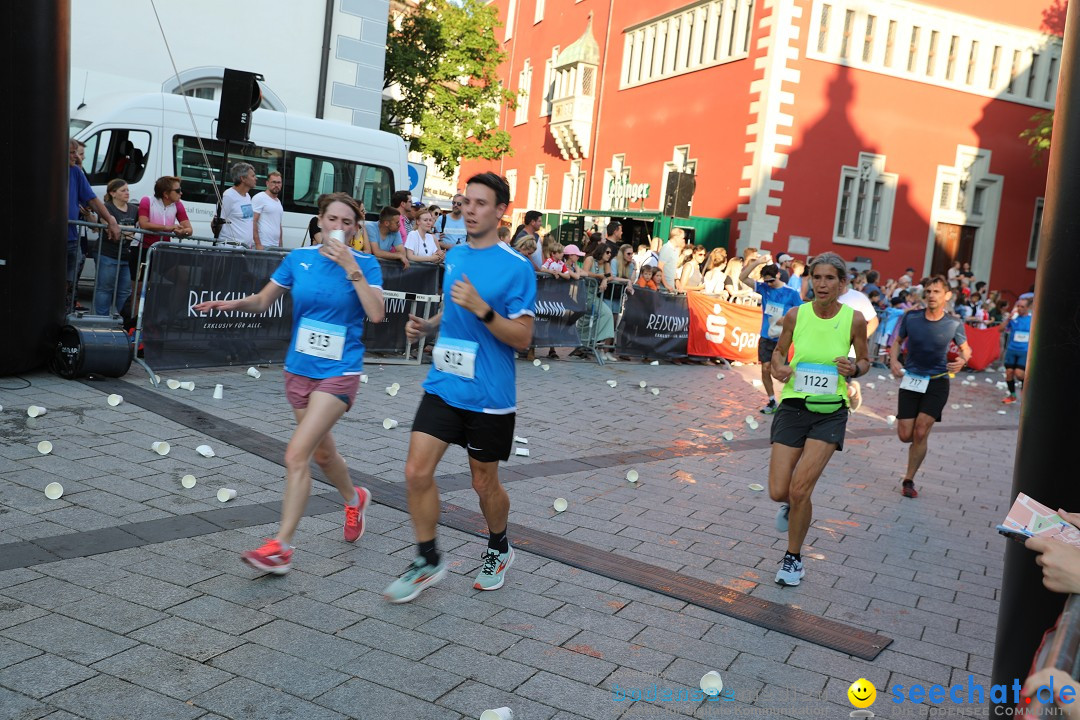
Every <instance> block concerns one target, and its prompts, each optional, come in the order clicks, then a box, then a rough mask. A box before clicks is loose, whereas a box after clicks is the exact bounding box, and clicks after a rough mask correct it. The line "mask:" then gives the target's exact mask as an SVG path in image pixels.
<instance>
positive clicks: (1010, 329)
mask: <svg viewBox="0 0 1080 720" xmlns="http://www.w3.org/2000/svg"><path fill="white" fill-rule="evenodd" d="M1030 309H1031V301H1030V300H1028V299H1027V298H1020V299H1019V300H1017V301H1016V317H1014V318H1012V319H1011V320H1009V321H1008V322H1007V323H1005V324H1004V325H1002V326H1001V331H1002V332H1004V333H1008V338H1009V341H1008V343H1007V344H1006V345H1005V382H1006V384H1008V386H1009V394H1008V395H1006V396H1005V399H1004V400H1002V401H1001V402H1003V403H1005V404H1006V405H1011V404H1012V403H1014V402H1016V381H1017V380H1019V381H1020V382H1021V383H1022V382H1024V377H1025V372H1026V370H1027V354H1028V342H1029V339H1030V338H1031V313H1030V312H1028V311H1029V310H1030Z"/></svg>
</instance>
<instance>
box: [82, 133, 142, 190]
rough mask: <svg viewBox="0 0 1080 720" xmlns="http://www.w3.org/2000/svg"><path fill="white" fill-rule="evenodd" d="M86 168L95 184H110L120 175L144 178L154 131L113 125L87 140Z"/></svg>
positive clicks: (132, 180) (134, 180)
mask: <svg viewBox="0 0 1080 720" xmlns="http://www.w3.org/2000/svg"><path fill="white" fill-rule="evenodd" d="M85 142H86V160H85V161H84V163H83V169H84V170H86V177H87V179H88V180H89V181H90V184H91V185H107V184H108V183H109V181H110V180H115V179H116V178H120V179H121V180H125V181H127V182H128V183H137V182H139V181H140V180H142V176H143V173H145V172H146V161H147V157H148V155H149V153H150V133H149V132H146V131H145V130H125V129H123V128H109V129H107V130H100V131H98V132H96V133H94V134H93V135H91V136H90V137H89V138H88V139H87V140H86V141H85Z"/></svg>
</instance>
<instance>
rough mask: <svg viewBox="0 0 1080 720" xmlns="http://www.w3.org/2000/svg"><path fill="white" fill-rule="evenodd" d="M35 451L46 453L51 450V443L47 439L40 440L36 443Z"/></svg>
mask: <svg viewBox="0 0 1080 720" xmlns="http://www.w3.org/2000/svg"><path fill="white" fill-rule="evenodd" d="M37 451H38V452H39V453H41V454H42V455H48V454H49V453H51V452H52V443H51V442H49V441H48V440H42V441H41V442H39V443H38V444H37Z"/></svg>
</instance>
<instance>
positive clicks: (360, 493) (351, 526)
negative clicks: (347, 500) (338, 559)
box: [345, 487, 371, 542]
mask: <svg viewBox="0 0 1080 720" xmlns="http://www.w3.org/2000/svg"><path fill="white" fill-rule="evenodd" d="M356 496H357V497H358V498H359V499H360V501H359V502H358V503H357V504H356V507H353V506H352V505H346V506H345V542H356V541H357V540H359V539H360V537H361V536H362V535H363V534H364V513H365V512H367V509H368V505H370V504H371V493H370V492H368V489H367V488H362V487H358V488H356Z"/></svg>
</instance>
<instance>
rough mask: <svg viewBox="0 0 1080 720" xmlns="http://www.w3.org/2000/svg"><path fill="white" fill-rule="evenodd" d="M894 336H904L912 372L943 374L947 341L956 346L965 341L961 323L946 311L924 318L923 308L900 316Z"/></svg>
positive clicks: (947, 347) (908, 363) (908, 362)
mask: <svg viewBox="0 0 1080 720" xmlns="http://www.w3.org/2000/svg"><path fill="white" fill-rule="evenodd" d="M897 337H898V338H900V340H901V341H903V340H904V339H907V353H908V355H907V364H906V365H905V367H906V369H907V371H908V372H909V373H912V374H914V375H928V376H931V377H933V376H936V375H943V374H944V373H945V372H947V370H948V367H947V366H948V353H949V342H950V341H951V342H954V343H956V345H957V346H960V345H963V344H964V343H966V342H967V333H966V332H965V331H964V323H963V322H961V320H960V319H959V318H957V317H954V316H952V315H946V316H945V317H943V318H941V319H940V320H927V319H926V311H925V310H910V311H908V312H907V313H905V314H904V316H903V317H902V318H900V329H899V330H897Z"/></svg>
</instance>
